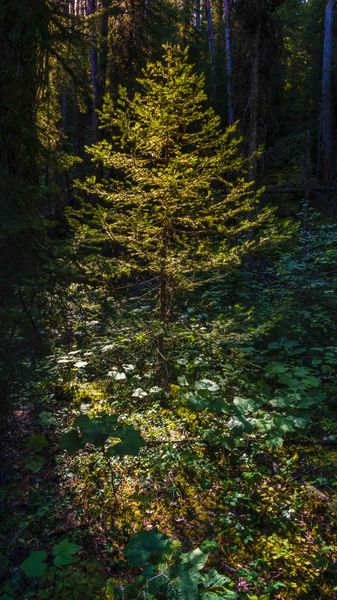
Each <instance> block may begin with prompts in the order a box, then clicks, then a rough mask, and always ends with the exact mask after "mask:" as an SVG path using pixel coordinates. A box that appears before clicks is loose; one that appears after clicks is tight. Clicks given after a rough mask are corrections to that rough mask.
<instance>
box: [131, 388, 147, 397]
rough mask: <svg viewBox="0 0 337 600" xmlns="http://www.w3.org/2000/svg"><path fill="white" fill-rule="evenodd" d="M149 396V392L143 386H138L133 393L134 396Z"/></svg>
mask: <svg viewBox="0 0 337 600" xmlns="http://www.w3.org/2000/svg"><path fill="white" fill-rule="evenodd" d="M145 396H147V392H144V390H142V389H141V388H137V389H135V390H134V391H133V393H132V398H145Z"/></svg>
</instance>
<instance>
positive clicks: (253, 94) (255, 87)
mask: <svg viewBox="0 0 337 600" xmlns="http://www.w3.org/2000/svg"><path fill="white" fill-rule="evenodd" d="M257 11H258V15H257V24H256V31H255V35H254V39H253V47H252V64H251V72H250V73H251V75H250V96H249V105H250V112H249V114H250V118H249V149H248V157H249V166H248V177H249V179H250V180H251V181H253V180H254V179H256V169H257V150H258V119H259V86H260V74H259V70H260V37H261V15H260V11H259V9H257Z"/></svg>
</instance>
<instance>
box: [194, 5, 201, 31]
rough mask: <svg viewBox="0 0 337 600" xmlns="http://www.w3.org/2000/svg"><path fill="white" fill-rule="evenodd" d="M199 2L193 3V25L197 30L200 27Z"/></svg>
mask: <svg viewBox="0 0 337 600" xmlns="http://www.w3.org/2000/svg"><path fill="white" fill-rule="evenodd" d="M200 9H201V6H200V0H196V2H195V7H194V10H195V13H194V25H195V27H196V28H197V29H199V27H200V25H201V19H200Z"/></svg>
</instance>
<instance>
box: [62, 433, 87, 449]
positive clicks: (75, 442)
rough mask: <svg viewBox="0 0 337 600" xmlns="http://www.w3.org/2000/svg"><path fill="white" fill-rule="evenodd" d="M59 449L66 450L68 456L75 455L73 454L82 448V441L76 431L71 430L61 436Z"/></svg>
mask: <svg viewBox="0 0 337 600" xmlns="http://www.w3.org/2000/svg"><path fill="white" fill-rule="evenodd" d="M59 447H60V449H61V450H66V451H67V452H68V453H69V454H75V452H77V451H78V450H80V449H81V448H83V447H84V441H83V439H82V438H81V436H80V435H79V433H78V431H77V429H71V430H70V431H67V432H66V433H64V434H63V435H62V437H61V439H60V443H59Z"/></svg>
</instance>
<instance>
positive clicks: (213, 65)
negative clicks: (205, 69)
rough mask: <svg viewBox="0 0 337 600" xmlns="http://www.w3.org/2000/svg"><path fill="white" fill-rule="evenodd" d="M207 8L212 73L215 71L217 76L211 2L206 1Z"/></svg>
mask: <svg viewBox="0 0 337 600" xmlns="http://www.w3.org/2000/svg"><path fill="white" fill-rule="evenodd" d="M205 8H206V19H207V35H208V45H209V54H210V57H211V65H212V71H213V75H214V74H215V38H214V29H213V19H212V7H211V1H210V0H205Z"/></svg>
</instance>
